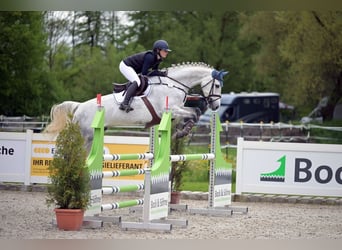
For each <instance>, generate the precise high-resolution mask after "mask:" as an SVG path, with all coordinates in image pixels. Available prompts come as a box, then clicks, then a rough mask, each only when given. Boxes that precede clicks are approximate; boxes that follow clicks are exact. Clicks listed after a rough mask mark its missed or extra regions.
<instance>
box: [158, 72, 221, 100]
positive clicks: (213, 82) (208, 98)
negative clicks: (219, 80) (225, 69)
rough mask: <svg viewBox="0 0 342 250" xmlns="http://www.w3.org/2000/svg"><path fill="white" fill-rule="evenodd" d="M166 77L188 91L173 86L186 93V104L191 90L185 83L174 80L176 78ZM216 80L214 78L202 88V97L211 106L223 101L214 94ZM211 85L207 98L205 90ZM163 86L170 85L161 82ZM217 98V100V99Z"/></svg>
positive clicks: (174, 86) (219, 96)
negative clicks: (217, 101)
mask: <svg viewBox="0 0 342 250" xmlns="http://www.w3.org/2000/svg"><path fill="white" fill-rule="evenodd" d="M166 77H167V78H169V79H170V80H172V81H175V82H177V83H178V84H179V85H181V86H182V87H184V88H186V89H187V91H185V90H184V89H182V88H180V87H178V86H176V85H173V86H172V87H173V88H176V89H179V90H181V91H183V92H184V94H185V95H184V100H183V101H184V102H185V101H186V96H187V95H188V92H189V90H190V89H191V88H189V87H188V86H186V85H185V84H184V83H182V82H180V81H178V80H177V79H174V78H172V77H170V76H166ZM215 80H216V79H215V78H214V77H213V78H212V79H210V80H209V81H208V82H207V83H206V84H204V85H203V86H201V88H202V93H201V96H202V97H204V99H205V101H206V102H207V104H211V103H213V102H215V101H216V100H219V99H221V95H218V94H214V87H215ZM210 83H211V86H210V90H209V94H208V95H207V96H205V95H204V94H203V88H205V87H206V86H208V85H209V84H210ZM161 84H163V85H167V86H169V85H168V84H166V83H162V82H161ZM215 98H216V99H215Z"/></svg>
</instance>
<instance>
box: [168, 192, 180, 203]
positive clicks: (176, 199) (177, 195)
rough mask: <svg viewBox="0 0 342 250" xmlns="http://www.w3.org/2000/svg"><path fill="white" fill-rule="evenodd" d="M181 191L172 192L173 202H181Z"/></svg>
mask: <svg viewBox="0 0 342 250" xmlns="http://www.w3.org/2000/svg"><path fill="white" fill-rule="evenodd" d="M180 196H181V193H180V192H171V199H170V203H171V204H179V200H180Z"/></svg>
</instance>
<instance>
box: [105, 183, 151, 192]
mask: <svg viewBox="0 0 342 250" xmlns="http://www.w3.org/2000/svg"><path fill="white" fill-rule="evenodd" d="M138 190H144V184H133V185H125V186H111V187H102V194H114V193H123V192H133V191H138Z"/></svg>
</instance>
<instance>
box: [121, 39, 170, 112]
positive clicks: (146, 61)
mask: <svg viewBox="0 0 342 250" xmlns="http://www.w3.org/2000/svg"><path fill="white" fill-rule="evenodd" d="M170 51H171V50H170V49H169V45H168V43H167V42H166V41H165V40H157V41H155V42H154V44H153V50H148V51H145V52H140V53H137V54H134V55H131V56H129V57H127V58H125V59H124V60H122V61H121V62H120V65H119V69H120V72H121V73H122V74H123V75H124V76H125V77H126V78H127V80H129V81H130V82H131V84H130V85H129V87H128V88H127V91H126V95H125V98H124V100H123V102H122V103H121V105H120V109H121V110H125V111H126V112H129V111H131V110H133V108H132V107H130V100H131V98H132V96H133V95H134V93H135V91H136V90H137V89H138V87H139V86H140V84H141V82H140V79H139V77H138V74H141V75H146V76H166V75H167V73H166V72H162V71H159V70H158V67H159V64H160V63H161V62H162V60H163V59H165V58H166V57H167V55H168V52H170ZM150 69H152V71H150Z"/></svg>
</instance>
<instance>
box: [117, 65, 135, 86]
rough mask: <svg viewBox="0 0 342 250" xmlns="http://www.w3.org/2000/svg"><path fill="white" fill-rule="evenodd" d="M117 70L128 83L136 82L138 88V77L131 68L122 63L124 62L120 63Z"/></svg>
mask: <svg viewBox="0 0 342 250" xmlns="http://www.w3.org/2000/svg"><path fill="white" fill-rule="evenodd" d="M119 69H120V72H121V73H122V74H123V75H124V76H125V77H126V78H127V80H128V81H130V82H134V81H136V82H137V84H138V86H140V79H139V76H138V74H137V73H136V72H135V70H134V69H133V68H132V67H130V66H127V65H126V64H125V63H124V61H121V62H120V65H119Z"/></svg>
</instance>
